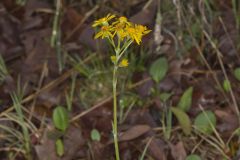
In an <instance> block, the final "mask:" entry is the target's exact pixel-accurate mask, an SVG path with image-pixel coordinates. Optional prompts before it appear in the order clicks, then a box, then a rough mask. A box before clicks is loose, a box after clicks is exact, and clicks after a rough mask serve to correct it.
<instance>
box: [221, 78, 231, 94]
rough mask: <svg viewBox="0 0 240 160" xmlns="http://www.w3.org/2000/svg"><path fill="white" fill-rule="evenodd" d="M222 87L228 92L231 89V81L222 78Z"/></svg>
mask: <svg viewBox="0 0 240 160" xmlns="http://www.w3.org/2000/svg"><path fill="white" fill-rule="evenodd" d="M223 89H224V90H225V91H226V92H229V91H230V90H231V83H230V81H229V80H226V79H225V80H224V81H223Z"/></svg>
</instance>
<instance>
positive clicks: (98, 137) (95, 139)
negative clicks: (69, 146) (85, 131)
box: [91, 129, 101, 141]
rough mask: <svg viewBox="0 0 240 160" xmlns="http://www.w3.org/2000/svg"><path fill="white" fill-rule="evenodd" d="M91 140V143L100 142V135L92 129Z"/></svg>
mask: <svg viewBox="0 0 240 160" xmlns="http://www.w3.org/2000/svg"><path fill="white" fill-rule="evenodd" d="M91 139H92V140H93V141H100V140H101V135H100V133H99V132H98V130H96V129H93V130H92V131H91Z"/></svg>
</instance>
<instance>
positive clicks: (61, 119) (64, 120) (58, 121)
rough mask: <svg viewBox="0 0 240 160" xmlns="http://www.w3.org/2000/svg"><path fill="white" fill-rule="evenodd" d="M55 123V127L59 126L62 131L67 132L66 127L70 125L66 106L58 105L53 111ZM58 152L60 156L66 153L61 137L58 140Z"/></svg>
mask: <svg viewBox="0 0 240 160" xmlns="http://www.w3.org/2000/svg"><path fill="white" fill-rule="evenodd" d="M53 124H54V126H55V128H57V129H58V130H59V131H60V132H62V133H63V135H64V133H65V132H66V129H67V128H68V126H69V116H68V111H67V109H66V108H65V107H62V106H57V107H56V108H55V109H54V111H53ZM55 144H56V152H57V154H58V156H62V155H63V154H64V145H63V141H62V139H61V138H58V139H57V140H56V143H55Z"/></svg>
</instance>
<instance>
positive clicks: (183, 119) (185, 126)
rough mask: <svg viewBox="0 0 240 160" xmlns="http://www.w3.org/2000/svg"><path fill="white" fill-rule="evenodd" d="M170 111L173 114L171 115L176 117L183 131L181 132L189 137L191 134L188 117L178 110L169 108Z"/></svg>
mask: <svg viewBox="0 0 240 160" xmlns="http://www.w3.org/2000/svg"><path fill="white" fill-rule="evenodd" d="M171 111H172V112H173V114H174V115H175V116H176V117H177V120H178V122H179V124H180V126H181V128H182V130H183V132H184V133H185V134H186V135H189V134H190V133H191V129H192V128H191V121H190V119H189V117H188V115H187V114H186V113H185V112H184V111H182V110H181V109H179V108H176V107H171Z"/></svg>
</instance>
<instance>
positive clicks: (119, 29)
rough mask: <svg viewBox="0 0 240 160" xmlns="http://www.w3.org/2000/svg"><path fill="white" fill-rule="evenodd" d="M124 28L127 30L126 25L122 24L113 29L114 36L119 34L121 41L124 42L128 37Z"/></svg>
mask: <svg viewBox="0 0 240 160" xmlns="http://www.w3.org/2000/svg"><path fill="white" fill-rule="evenodd" d="M124 28H125V27H124V24H121V23H118V24H116V25H115V26H114V27H113V30H114V33H113V36H114V35H115V34H117V35H118V37H119V38H120V40H123V39H124V38H125V37H126V36H127V33H126V32H125V30H124Z"/></svg>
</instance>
